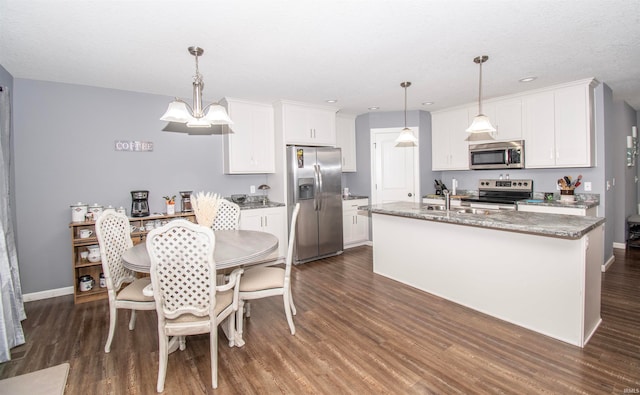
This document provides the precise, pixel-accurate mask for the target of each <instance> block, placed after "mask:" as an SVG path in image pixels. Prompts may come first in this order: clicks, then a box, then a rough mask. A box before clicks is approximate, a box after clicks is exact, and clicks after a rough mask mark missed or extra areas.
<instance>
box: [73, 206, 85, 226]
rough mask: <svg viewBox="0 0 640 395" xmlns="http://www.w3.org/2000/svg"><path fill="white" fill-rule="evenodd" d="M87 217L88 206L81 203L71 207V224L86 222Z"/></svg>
mask: <svg viewBox="0 0 640 395" xmlns="http://www.w3.org/2000/svg"><path fill="white" fill-rule="evenodd" d="M86 216H87V205H86V204H84V203H81V202H78V203H76V204H72V205H71V222H84V221H85V218H86Z"/></svg>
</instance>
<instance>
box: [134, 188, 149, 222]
mask: <svg viewBox="0 0 640 395" xmlns="http://www.w3.org/2000/svg"><path fill="white" fill-rule="evenodd" d="M131 216H132V217H148V216H149V191H131Z"/></svg>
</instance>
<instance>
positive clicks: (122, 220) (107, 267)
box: [95, 209, 156, 353]
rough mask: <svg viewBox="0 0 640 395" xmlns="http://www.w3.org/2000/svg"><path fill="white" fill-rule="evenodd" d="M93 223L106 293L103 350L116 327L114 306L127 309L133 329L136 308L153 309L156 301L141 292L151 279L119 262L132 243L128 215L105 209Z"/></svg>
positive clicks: (107, 348)
mask: <svg viewBox="0 0 640 395" xmlns="http://www.w3.org/2000/svg"><path fill="white" fill-rule="evenodd" d="M95 227H96V236H97V238H98V245H99V246H100V255H101V260H102V272H103V273H104V277H105V280H106V283H107V294H108V297H109V335H108V336H107V343H106V344H105V346H104V352H106V353H108V352H109V351H111V342H112V341H113V335H114V333H115V330H116V321H117V318H118V309H129V310H131V318H130V319H129V330H133V329H134V328H135V325H136V310H153V309H155V308H156V304H155V301H154V300H153V296H145V295H144V294H143V293H142V290H143V289H144V288H145V287H146V286H147V285H149V284H150V283H151V279H150V278H149V277H143V278H136V276H135V273H134V272H133V271H132V270H129V269H127V268H125V267H124V266H123V264H122V253H123V252H124V251H125V250H127V249H128V248H131V247H133V242H132V241H131V227H130V224H129V218H127V216H126V215H124V214H120V213H116V212H115V211H114V210H112V209H108V210H105V211H104V212H103V213H102V215H101V216H100V217H99V218H98V220H97V221H96V225H95Z"/></svg>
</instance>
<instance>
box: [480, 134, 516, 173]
mask: <svg viewBox="0 0 640 395" xmlns="http://www.w3.org/2000/svg"><path fill="white" fill-rule="evenodd" d="M469 168H470V169H471V170H482V169H524V140H514V141H496V142H495V143H486V144H473V145H470V146H469Z"/></svg>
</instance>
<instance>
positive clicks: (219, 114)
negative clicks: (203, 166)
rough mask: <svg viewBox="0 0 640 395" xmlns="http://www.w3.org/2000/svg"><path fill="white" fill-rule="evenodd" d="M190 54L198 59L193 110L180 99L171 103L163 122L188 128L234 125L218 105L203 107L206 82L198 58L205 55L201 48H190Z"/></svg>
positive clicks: (194, 82) (194, 79) (194, 78)
mask: <svg viewBox="0 0 640 395" xmlns="http://www.w3.org/2000/svg"><path fill="white" fill-rule="evenodd" d="M188 50H189V53H190V54H191V55H193V56H195V58H196V75H195V76H194V77H193V108H191V107H189V105H188V104H187V102H185V101H184V100H182V99H180V98H177V97H176V98H175V100H174V101H172V102H171V103H169V108H167V111H166V112H165V113H164V115H163V116H162V117H161V118H160V120H161V121H167V122H177V123H183V124H186V125H187V127H188V128H211V126H213V125H232V124H233V121H232V120H231V119H230V118H229V115H228V114H227V111H226V110H225V108H224V107H222V106H221V105H219V104H218V103H211V104H209V105H207V106H205V107H204V108H203V107H202V90H203V89H204V82H203V80H202V74H200V70H199V69H198V57H199V56H201V55H202V54H203V53H204V50H203V49H202V48H200V47H189V48H188ZM198 134H200V133H198Z"/></svg>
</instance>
